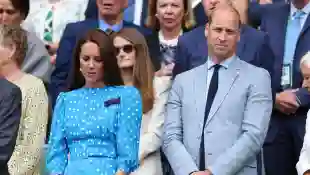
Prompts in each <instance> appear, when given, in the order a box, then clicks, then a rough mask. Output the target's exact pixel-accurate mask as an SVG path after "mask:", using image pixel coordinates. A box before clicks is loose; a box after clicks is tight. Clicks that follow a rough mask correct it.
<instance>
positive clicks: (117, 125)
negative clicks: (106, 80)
mask: <svg viewBox="0 0 310 175" xmlns="http://www.w3.org/2000/svg"><path fill="white" fill-rule="evenodd" d="M141 117H142V102H141V97H140V94H139V92H138V90H137V89H135V88H134V87H128V86H126V87H125V86H118V87H111V86H110V87H105V88H82V89H78V90H75V91H71V92H67V93H61V94H60V95H59V97H58V99H57V104H56V106H55V109H54V116H53V121H52V128H51V135H50V140H49V149H48V152H47V158H46V161H47V162H46V167H47V171H48V173H49V174H62V175H63V174H64V175H86V174H87V175H114V174H115V173H116V172H117V171H118V170H121V171H124V172H125V173H126V174H129V173H130V172H133V171H134V170H135V169H136V168H137V167H138V163H139V162H138V161H139V160H138V150H139V148H138V147H139V138H140V135H139V134H140V125H141Z"/></svg>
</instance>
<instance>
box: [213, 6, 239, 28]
mask: <svg viewBox="0 0 310 175" xmlns="http://www.w3.org/2000/svg"><path fill="white" fill-rule="evenodd" d="M224 9H225V10H229V11H231V12H233V13H235V14H236V16H237V19H238V28H240V27H241V17H240V14H239V12H238V10H237V9H236V8H235V7H234V6H233V5H232V4H225V5H220V6H217V7H216V8H215V9H214V10H213V11H212V12H211V14H210V16H209V17H208V20H209V24H211V23H212V21H213V17H214V14H215V13H216V11H218V10H224Z"/></svg>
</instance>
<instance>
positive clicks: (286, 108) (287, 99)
mask: <svg viewBox="0 0 310 175" xmlns="http://www.w3.org/2000/svg"><path fill="white" fill-rule="evenodd" d="M275 106H276V109H278V110H279V111H280V112H282V113H284V114H293V113H295V112H296V110H297V109H298V107H299V104H298V103H297V100H296V94H295V90H286V91H283V92H281V93H278V94H277V95H276V103H275Z"/></svg>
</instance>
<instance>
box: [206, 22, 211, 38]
mask: <svg viewBox="0 0 310 175" xmlns="http://www.w3.org/2000/svg"><path fill="white" fill-rule="evenodd" d="M209 27H210V26H209V24H206V27H205V37H208V33H209Z"/></svg>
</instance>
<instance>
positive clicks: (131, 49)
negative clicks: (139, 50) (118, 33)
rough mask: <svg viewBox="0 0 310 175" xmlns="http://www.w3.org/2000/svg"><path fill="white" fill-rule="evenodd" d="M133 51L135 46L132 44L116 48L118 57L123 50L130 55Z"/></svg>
mask: <svg viewBox="0 0 310 175" xmlns="http://www.w3.org/2000/svg"><path fill="white" fill-rule="evenodd" d="M133 49H134V46H133V45H131V44H126V45H124V46H121V47H116V48H115V51H116V55H118V54H119V53H120V52H121V50H122V51H123V52H125V53H127V54H129V53H131V52H132V51H133Z"/></svg>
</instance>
